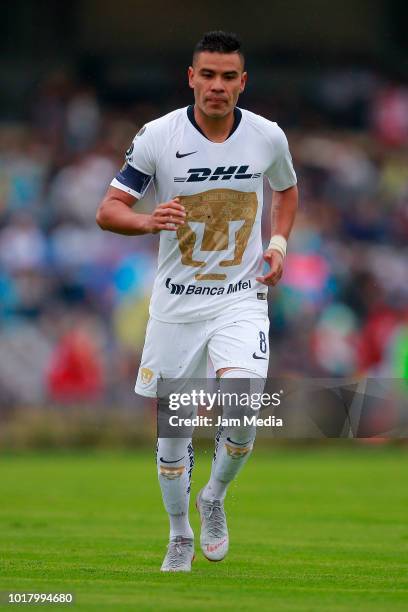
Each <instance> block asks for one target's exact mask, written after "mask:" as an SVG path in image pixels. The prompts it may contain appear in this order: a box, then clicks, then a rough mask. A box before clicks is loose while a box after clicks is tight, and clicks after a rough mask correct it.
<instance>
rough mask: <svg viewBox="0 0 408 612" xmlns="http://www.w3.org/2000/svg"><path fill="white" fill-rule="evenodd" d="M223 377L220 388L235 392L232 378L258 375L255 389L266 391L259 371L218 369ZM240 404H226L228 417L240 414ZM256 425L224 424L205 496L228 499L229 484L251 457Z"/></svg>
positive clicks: (218, 433) (203, 492)
mask: <svg viewBox="0 0 408 612" xmlns="http://www.w3.org/2000/svg"><path fill="white" fill-rule="evenodd" d="M217 376H218V377H219V378H220V392H221V393H226V394H228V393H234V390H236V389H235V386H234V382H233V380H231V379H237V378H239V379H255V380H254V387H253V388H252V392H255V386H256V392H258V393H259V392H260V393H262V391H263V386H264V382H263V381H264V379H263V377H261V376H260V375H259V374H256V373H254V372H249V371H247V370H242V369H239V368H223V369H222V370H219V371H218V372H217ZM229 381H231V383H230V382H229ZM238 414H239V406H236V405H234V404H228V405H225V406H224V411H223V416H224V417H227V418H228V417H230V416H233V417H236V416H237V415H238ZM255 435H256V427H255V425H244V424H241V425H239V426H230V427H222V428H220V429H219V430H218V432H217V435H216V441H215V452H214V460H213V464H212V469H211V476H210V480H209V481H208V483H207V485H206V486H205V487H204V489H203V491H202V497H203V498H204V499H208V500H213V499H219V500H221V501H223V500H224V498H225V495H226V492H227V488H228V486H229V484H230V483H231V482H232V481H233V480H234V478H235V477H236V476H237V474H238V472H239V471H240V470H241V469H242V468H243V466H244V465H245V463H246V462H247V461H248V459H249V456H250V454H251V452H252V448H253V445H254V442H255Z"/></svg>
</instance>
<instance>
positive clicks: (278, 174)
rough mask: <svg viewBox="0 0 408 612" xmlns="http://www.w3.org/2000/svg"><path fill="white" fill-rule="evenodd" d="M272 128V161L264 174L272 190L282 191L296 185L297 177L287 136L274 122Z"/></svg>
mask: <svg viewBox="0 0 408 612" xmlns="http://www.w3.org/2000/svg"><path fill="white" fill-rule="evenodd" d="M274 128H275V129H274V130H273V132H272V131H271V134H270V140H271V145H272V163H271V165H270V166H269V168H267V170H266V171H265V175H266V176H267V177H268V180H269V184H270V186H271V187H272V189H273V190H274V191H284V190H285V189H289V187H293V186H294V185H296V183H297V179H296V173H295V170H294V168H293V162H292V156H291V154H290V151H289V145H288V141H287V138H286V136H285V134H284V132H283V130H281V128H280V127H279V126H278V125H277V124H276V123H275V124H274Z"/></svg>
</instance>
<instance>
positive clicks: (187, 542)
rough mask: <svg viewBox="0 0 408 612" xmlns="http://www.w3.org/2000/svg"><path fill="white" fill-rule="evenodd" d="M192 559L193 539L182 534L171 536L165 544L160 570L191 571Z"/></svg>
mask: <svg viewBox="0 0 408 612" xmlns="http://www.w3.org/2000/svg"><path fill="white" fill-rule="evenodd" d="M193 561H194V540H193V539H192V538H185V537H183V536H176V537H175V538H172V539H171V540H170V542H169V545H168V546H167V553H166V556H165V557H164V560H163V563H162V566H161V571H162V572H191V563H192V562H193Z"/></svg>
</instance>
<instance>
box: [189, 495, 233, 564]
mask: <svg viewBox="0 0 408 612" xmlns="http://www.w3.org/2000/svg"><path fill="white" fill-rule="evenodd" d="M201 494H202V490H201V491H200V492H199V494H198V495H197V500H196V507H197V510H198V512H199V514H200V519H201V536H200V544H201V550H202V551H203V555H204V556H205V557H207V559H208V560H209V561H222V559H224V557H225V555H226V554H227V552H228V544H229V538H228V528H227V519H226V516H225V511H224V504H223V502H222V501H220V500H218V499H216V500H213V501H210V500H207V499H203V498H202V496H201Z"/></svg>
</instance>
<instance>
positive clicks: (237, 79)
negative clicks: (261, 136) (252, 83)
mask: <svg viewBox="0 0 408 612" xmlns="http://www.w3.org/2000/svg"><path fill="white" fill-rule="evenodd" d="M246 80H247V73H246V72H244V70H243V62H242V59H241V56H240V55H239V54H238V53H211V52H209V51H202V52H201V53H198V54H197V55H196V56H195V58H194V63H193V66H190V68H189V69H188V82H189V85H190V87H191V88H192V89H194V97H195V103H196V105H197V106H198V108H199V109H200V110H201V112H202V113H203V114H204V115H207V117H211V118H214V119H217V118H221V117H225V116H226V115H228V114H229V113H230V112H231V111H232V110H233V108H234V107H235V105H236V103H237V100H238V97H239V94H240V93H241V92H242V91H244V88H245V83H246Z"/></svg>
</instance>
